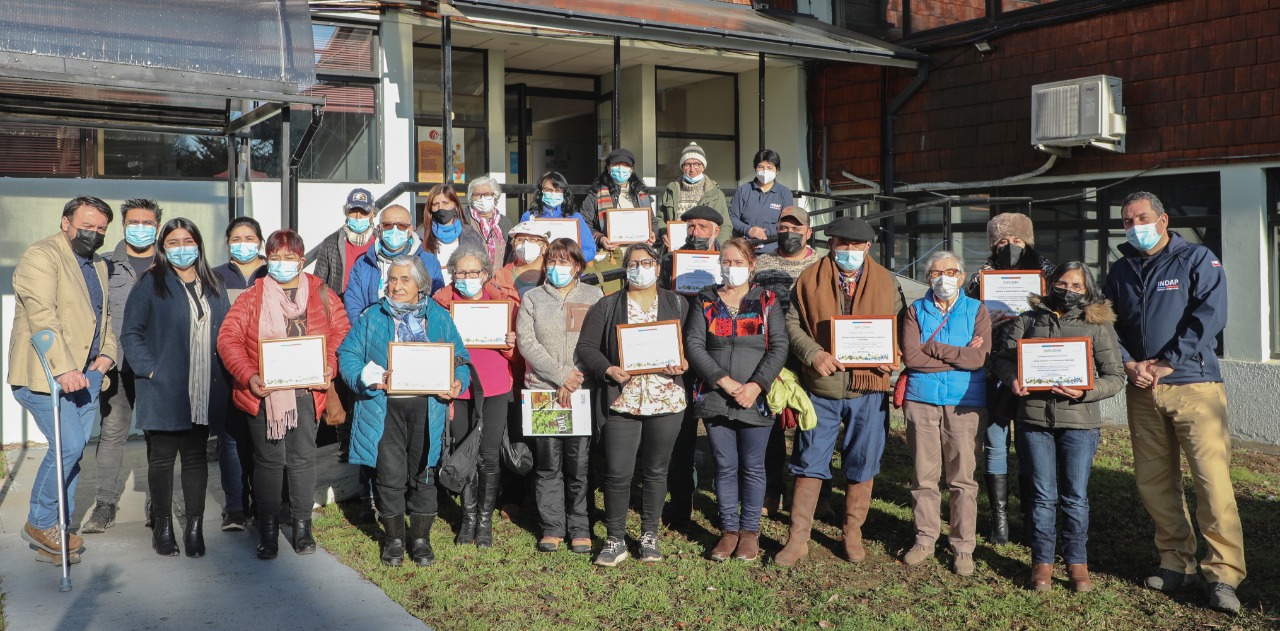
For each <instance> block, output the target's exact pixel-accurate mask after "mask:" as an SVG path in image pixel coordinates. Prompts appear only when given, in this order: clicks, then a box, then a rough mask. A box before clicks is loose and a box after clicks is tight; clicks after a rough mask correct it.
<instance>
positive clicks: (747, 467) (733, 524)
mask: <svg viewBox="0 0 1280 631" xmlns="http://www.w3.org/2000/svg"><path fill="white" fill-rule="evenodd" d="M703 423H705V424H706V426H707V439H708V440H709V441H710V442H711V452H712V454H713V455H714V456H715V460H716V502H717V503H718V504H719V508H720V529H721V530H722V531H724V532H737V531H740V530H741V531H746V532H760V509H761V508H762V507H764V452H765V448H766V447H768V445H769V434H770V433H772V432H773V425H764V426H758V425H747V424H746V423H743V422H741V421H731V420H728V419H725V418H712V419H704V420H703ZM739 511H741V512H739ZM739 515H741V516H739Z"/></svg>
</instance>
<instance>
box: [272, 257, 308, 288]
mask: <svg viewBox="0 0 1280 631" xmlns="http://www.w3.org/2000/svg"><path fill="white" fill-rule="evenodd" d="M301 271H302V266H301V265H299V264H298V262H297V261H267V273H268V274H270V275H271V277H272V278H274V279H276V282H277V283H287V282H289V281H291V280H293V279H295V278H297V277H298V273H299V272H301Z"/></svg>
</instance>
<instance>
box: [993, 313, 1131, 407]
mask: <svg viewBox="0 0 1280 631" xmlns="http://www.w3.org/2000/svg"><path fill="white" fill-rule="evenodd" d="M1115 322H1116V314H1115V311H1112V309H1111V303H1110V302H1107V301H1105V300H1103V301H1101V302H1095V303H1092V304H1089V305H1086V306H1085V307H1084V308H1075V309H1072V310H1070V311H1068V312H1067V313H1065V314H1063V315H1062V316H1061V317H1059V316H1058V314H1056V313H1054V311H1053V310H1052V309H1050V308H1049V307H1047V306H1046V305H1045V304H1044V301H1043V299H1042V298H1040V297H1038V296H1033V297H1032V298H1031V311H1028V312H1026V313H1023V314H1022V315H1020V316H1018V317H1017V319H1015V320H1013V322H1012V323H1010V324H1009V326H1007V327H1005V330H1004V333H1003V335H1001V337H1000V339H999V340H998V341H997V346H996V350H995V353H994V355H995V361H993V362H992V364H993V367H994V369H995V371H996V375H997V377H999V379H1000V381H1001V382H1002V383H1013V382H1014V381H1015V380H1016V379H1017V378H1018V340H1026V339H1035V338H1059V337H1088V338H1092V339H1093V374H1094V377H1093V389H1092V390H1086V391H1085V393H1084V396H1082V397H1081V398H1080V399H1079V400H1078V401H1077V400H1071V399H1067V398H1066V397H1062V396H1058V395H1056V394H1053V393H1052V392H1048V391H1039V390H1038V391H1035V392H1032V393H1031V394H1029V395H1027V396H1025V397H1018V408H1017V409H1018V412H1017V421H1018V422H1020V423H1030V424H1031V425H1036V426H1039V427H1049V428H1064V429H1095V428H1098V427H1101V426H1102V405H1101V404H1100V403H1099V401H1102V400H1103V399H1109V398H1111V397H1113V396H1115V395H1116V393H1118V392H1120V389H1121V388H1123V387H1124V384H1125V374H1124V364H1122V363H1121V361H1120V344H1119V341H1118V340H1117V339H1116V332H1115V329H1114V328H1112V326H1113V325H1114V324H1115Z"/></svg>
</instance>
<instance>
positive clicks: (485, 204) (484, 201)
mask: <svg viewBox="0 0 1280 631" xmlns="http://www.w3.org/2000/svg"><path fill="white" fill-rule="evenodd" d="M497 205H498V200H496V199H494V198H492V197H477V198H476V199H475V201H473V202H471V207H472V208H475V209H476V210H477V211H478V212H479V213H480V214H482V215H487V214H489V213H491V212H493V207H494V206H497Z"/></svg>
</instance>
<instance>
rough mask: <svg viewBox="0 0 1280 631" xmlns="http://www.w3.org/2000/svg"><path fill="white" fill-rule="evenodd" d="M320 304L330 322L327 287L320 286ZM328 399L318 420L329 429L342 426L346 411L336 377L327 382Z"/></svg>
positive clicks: (345, 420)
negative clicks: (322, 304) (322, 305)
mask: <svg viewBox="0 0 1280 631" xmlns="http://www.w3.org/2000/svg"><path fill="white" fill-rule="evenodd" d="M320 302H322V303H324V317H325V319H326V320H330V319H332V318H331V315H332V314H330V313H329V287H328V286H326V285H321V286H320ZM327 396H328V398H327V399H325V404H324V409H323V410H321V411H320V420H321V421H323V422H324V424H325V425H328V426H330V427H333V426H336V425H342V424H343V423H346V422H347V409H346V406H345V405H344V403H343V401H342V397H341V396H340V393H339V392H338V375H336V374H335V375H334V376H333V378H332V379H330V380H329V392H328V395H327Z"/></svg>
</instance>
